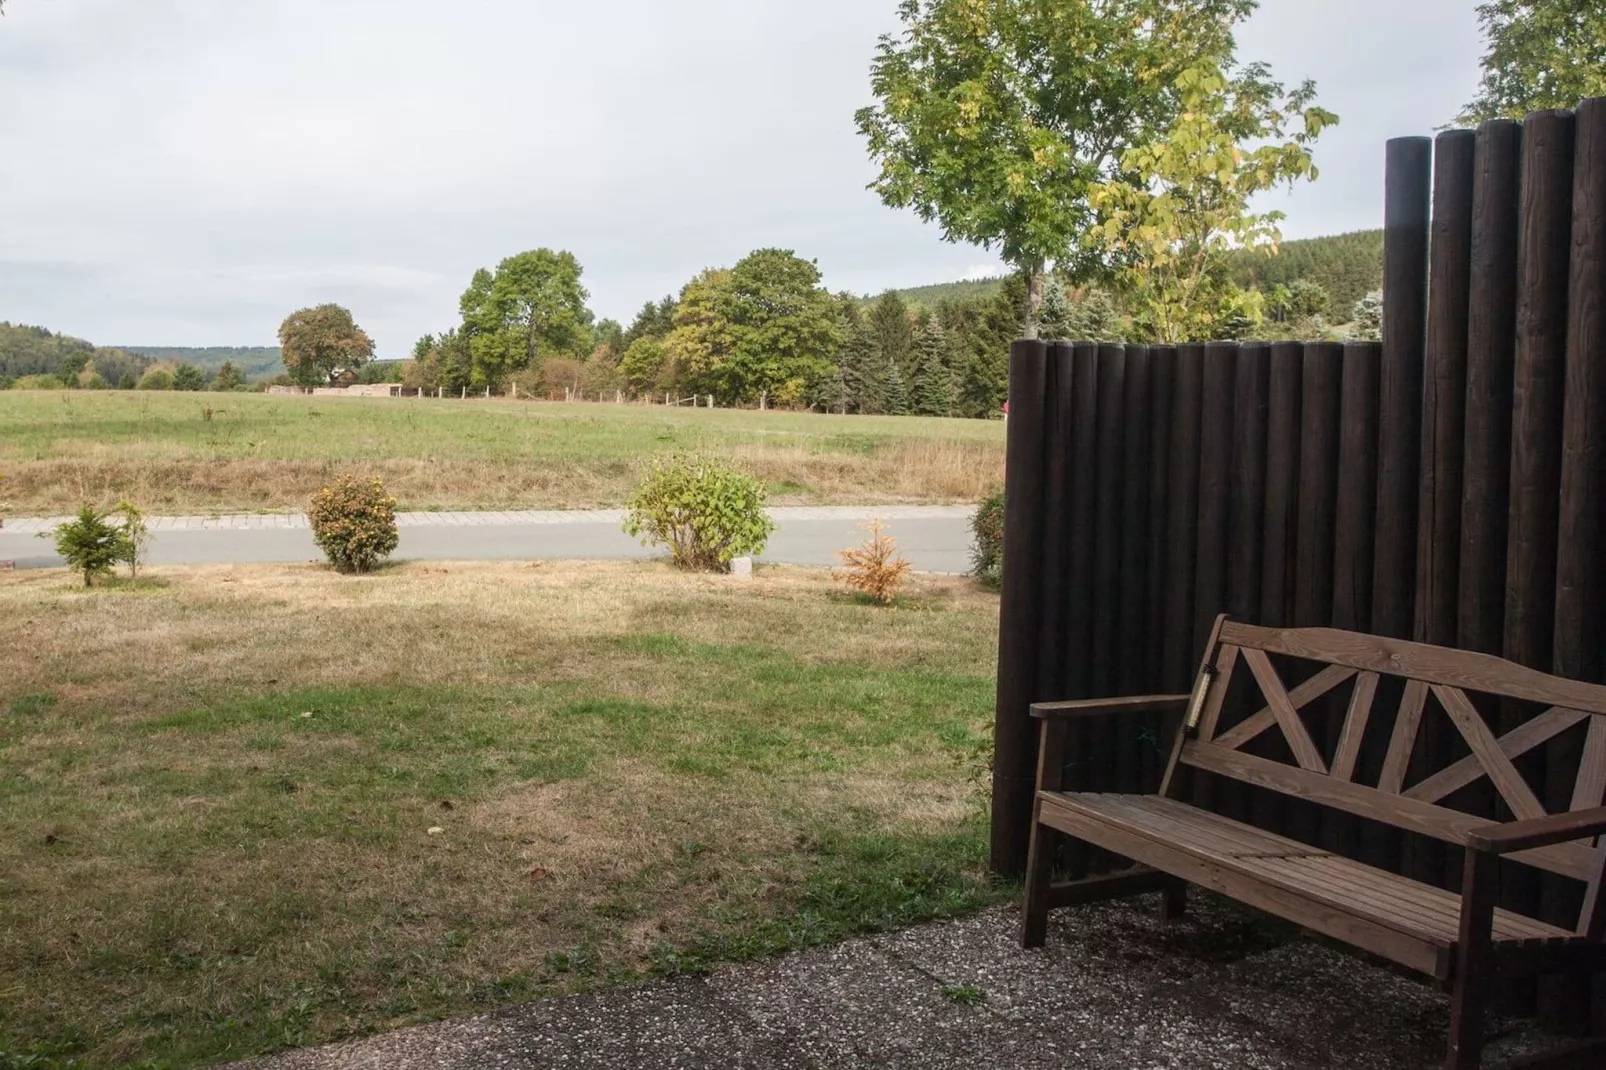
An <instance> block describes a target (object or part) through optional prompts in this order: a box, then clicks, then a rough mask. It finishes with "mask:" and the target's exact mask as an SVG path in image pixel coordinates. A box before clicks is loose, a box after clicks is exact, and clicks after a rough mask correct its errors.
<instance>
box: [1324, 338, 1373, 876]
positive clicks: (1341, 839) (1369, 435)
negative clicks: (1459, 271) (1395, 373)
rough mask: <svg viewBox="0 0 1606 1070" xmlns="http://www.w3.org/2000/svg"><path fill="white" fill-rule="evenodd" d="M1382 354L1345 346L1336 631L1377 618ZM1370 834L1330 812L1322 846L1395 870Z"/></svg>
mask: <svg viewBox="0 0 1606 1070" xmlns="http://www.w3.org/2000/svg"><path fill="white" fill-rule="evenodd" d="M1382 356H1383V354H1382V347H1381V346H1380V345H1378V343H1376V342H1351V343H1348V344H1347V345H1345V346H1344V355H1343V358H1342V359H1343V374H1342V385H1341V387H1340V390H1341V398H1342V400H1341V401H1340V408H1339V439H1338V442H1339V448H1338V482H1337V491H1336V504H1335V506H1334V531H1333V602H1332V607H1331V609H1330V611H1329V619H1330V620H1331V621H1332V624H1333V627H1335V628H1343V629H1345V630H1347V631H1365V630H1366V628H1367V622H1369V621H1370V620H1371V619H1372V565H1373V561H1372V555H1373V550H1374V542H1373V520H1374V510H1375V509H1376V506H1377V426H1378V405H1379V403H1380V376H1381V373H1382ZM1320 708H1321V710H1322V723H1321V729H1322V741H1323V745H1324V747H1325V749H1326V753H1328V754H1332V753H1335V752H1336V751H1337V749H1338V737H1339V734H1340V733H1341V732H1342V731H1343V728H1344V715H1345V712H1346V705H1345V703H1344V702H1342V701H1338V699H1337V697H1335V696H1329V697H1328V698H1327V699H1326V700H1324V701H1323V703H1322V705H1321V707H1320ZM1377 831H1378V830H1376V829H1373V828H1370V827H1368V828H1367V829H1366V830H1365V831H1364V834H1363V832H1362V829H1361V827H1360V825H1359V823H1358V822H1356V821H1355V820H1354V819H1353V818H1351V817H1348V816H1347V815H1344V814H1340V813H1336V812H1334V811H1331V810H1324V811H1323V812H1322V843H1323V845H1324V846H1327V847H1329V848H1330V849H1334V850H1340V851H1343V852H1345V853H1348V852H1350V851H1352V850H1354V848H1355V846H1356V844H1357V843H1359V844H1360V846H1361V849H1362V851H1363V853H1364V857H1365V858H1366V859H1367V860H1368V861H1370V862H1372V863H1373V864H1375V865H1384V864H1387V862H1388V858H1389V843H1388V840H1387V838H1386V837H1383V836H1379V835H1376V834H1375V833H1376V832H1377Z"/></svg>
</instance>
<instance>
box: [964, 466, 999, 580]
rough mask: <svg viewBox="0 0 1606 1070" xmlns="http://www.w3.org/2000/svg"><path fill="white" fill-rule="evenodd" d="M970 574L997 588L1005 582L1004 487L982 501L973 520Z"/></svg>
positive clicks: (971, 527)
mask: <svg viewBox="0 0 1606 1070" xmlns="http://www.w3.org/2000/svg"><path fill="white" fill-rule="evenodd" d="M970 531H971V535H972V536H974V538H975V541H974V542H973V543H972V544H971V547H970V574H971V575H972V576H974V577H976V579H977V580H979V581H980V582H981V583H982V584H984V585H986V586H988V587H991V588H992V589H994V590H997V589H998V587H999V585H1000V584H1002V583H1003V581H1004V488H1003V487H999V488H998V489H997V490H995V491H993V492H992V493H991V494H989V495H987V497H986V498H984V499H983V500H982V503H981V505H980V507H978V508H977V510H976V515H975V517H974V518H973V519H972V520H971V522H970Z"/></svg>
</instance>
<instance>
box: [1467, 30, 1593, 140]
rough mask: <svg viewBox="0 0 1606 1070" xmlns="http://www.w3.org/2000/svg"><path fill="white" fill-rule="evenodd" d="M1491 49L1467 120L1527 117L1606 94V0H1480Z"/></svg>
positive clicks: (1571, 105)
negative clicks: (1533, 112) (1482, 1)
mask: <svg viewBox="0 0 1606 1070" xmlns="http://www.w3.org/2000/svg"><path fill="white" fill-rule="evenodd" d="M1478 20H1479V21H1480V22H1481V23H1482V24H1483V34H1484V38H1485V39H1486V40H1487V42H1488V46H1489V50H1488V52H1487V53H1486V54H1485V55H1484V57H1483V82H1482V85H1481V86H1480V87H1479V90H1478V96H1477V98H1476V99H1474V100H1473V101H1472V102H1471V103H1469V104H1468V105H1467V106H1466V108H1465V109H1463V110H1462V112H1461V115H1460V116H1459V121H1461V122H1463V123H1479V122H1482V121H1484V120H1486V119H1520V118H1522V117H1523V116H1524V115H1526V114H1528V113H1529V112H1531V111H1539V110H1543V109H1547V108H1571V107H1575V106H1576V105H1577V104H1578V102H1579V101H1580V100H1583V99H1584V98H1585V97H1593V96H1601V95H1603V94H1606V4H1603V3H1601V2H1600V0H1491V2H1489V3H1483V4H1480V5H1478Z"/></svg>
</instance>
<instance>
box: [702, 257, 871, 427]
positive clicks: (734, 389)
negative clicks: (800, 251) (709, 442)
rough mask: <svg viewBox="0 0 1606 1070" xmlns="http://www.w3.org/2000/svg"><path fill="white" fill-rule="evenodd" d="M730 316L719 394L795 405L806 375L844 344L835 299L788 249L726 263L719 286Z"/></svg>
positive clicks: (823, 366) (824, 365) (812, 268)
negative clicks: (727, 350) (727, 273)
mask: <svg viewBox="0 0 1606 1070" xmlns="http://www.w3.org/2000/svg"><path fill="white" fill-rule="evenodd" d="M719 307H720V311H721V312H722V313H723V314H724V317H725V319H726V321H727V322H728V323H729V325H730V326H729V335H730V357H729V359H728V361H727V362H726V366H725V369H724V374H723V375H721V376H720V380H721V385H722V387H723V390H716V391H714V393H718V394H723V395H724V396H725V397H726V398H727V399H728V400H732V401H740V400H750V399H753V398H759V397H765V396H767V397H769V398H772V399H776V400H778V401H780V402H781V403H783V404H798V403H800V402H802V401H803V399H804V392H805V389H806V387H807V384H808V383H809V381H810V380H811V379H813V378H814V377H815V376H817V375H818V374H820V373H821V372H822V371H824V370H827V369H828V368H829V367H830V364H831V361H832V358H834V357H835V356H836V352H837V348H838V347H839V346H840V345H841V343H842V333H841V320H840V318H839V316H838V314H837V307H836V302H835V299H834V298H832V296H831V295H830V293H829V292H827V291H826V289H825V288H824V287H822V286H821V285H820V269H819V268H818V267H817V266H816V265H815V263H814V262H813V261H812V260H804V259H802V258H801V257H799V256H797V255H796V254H795V253H793V252H792V251H791V250H790V249H759V250H757V251H756V252H753V253H749V254H748V255H747V256H745V257H743V258H742V259H741V260H740V261H739V262H738V263H737V264H736V266H735V267H734V268H732V269H731V273H730V277H729V279H728V283H727V285H726V286H725V287H724V289H723V290H722V291H721V293H720V302H719Z"/></svg>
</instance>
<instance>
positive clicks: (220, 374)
mask: <svg viewBox="0 0 1606 1070" xmlns="http://www.w3.org/2000/svg"><path fill="white" fill-rule="evenodd" d="M244 383H245V378H244V377H243V376H242V375H241V374H240V369H239V368H236V367H235V366H234V362H233V361H232V360H226V361H224V362H223V367H221V368H219V369H218V370H217V378H216V379H214V380H213V381H212V388H213V389H214V390H235V389H238V388H239V387H240V386H243V385H244Z"/></svg>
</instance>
